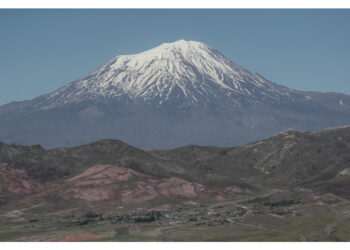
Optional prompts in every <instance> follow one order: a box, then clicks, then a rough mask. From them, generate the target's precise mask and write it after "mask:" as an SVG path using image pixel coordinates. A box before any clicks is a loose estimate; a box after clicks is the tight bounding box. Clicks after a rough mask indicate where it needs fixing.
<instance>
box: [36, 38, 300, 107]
mask: <svg viewBox="0 0 350 250" xmlns="http://www.w3.org/2000/svg"><path fill="white" fill-rule="evenodd" d="M295 93H296V91H293V90H291V89H288V88H285V87H282V86H278V85H276V84H273V83H271V82H269V81H267V80H266V79H264V78H263V77H261V76H260V75H258V74H253V73H251V72H249V71H248V70H246V69H244V68H242V67H241V66H239V65H238V64H235V63H233V62H232V61H230V60H229V59H227V58H226V57H224V56H223V55H222V54H221V53H220V52H218V51H216V50H215V49H213V48H211V47H209V46H208V45H206V44H204V43H200V42H196V41H184V40H179V41H176V42H173V43H164V44H162V45H160V46H158V47H156V48H153V49H150V50H147V51H145V52H142V53H139V54H134V55H123V56H117V57H116V58H114V59H112V60H110V61H109V62H108V63H107V64H105V65H103V66H101V67H99V68H98V69H97V70H96V71H94V72H92V73H90V74H88V75H87V76H86V77H84V78H82V79H79V80H78V81H75V82H73V83H71V84H69V85H67V86H65V87H63V88H62V89H60V90H58V91H55V92H53V93H52V94H49V95H46V97H45V100H46V101H47V103H49V105H47V106H46V107H45V106H44V107H42V108H44V109H49V108H53V107H58V106H62V105H65V104H69V103H78V102H82V101H86V100H97V99H101V98H102V99H105V98H108V99H118V98H128V99H129V100H131V101H133V100H135V99H137V100H138V101H140V100H141V101H143V102H145V103H153V104H156V105H157V106H161V105H164V104H166V103H167V102H172V101H173V100H174V99H180V100H181V102H179V104H180V105H181V106H184V105H196V104H199V105H203V104H208V103H217V102H218V101H219V100H224V99H225V100H226V101H227V102H228V103H231V104H232V105H234V106H240V103H239V100H238V99H237V98H234V97H235V96H237V95H239V96H247V97H253V98H257V97H264V98H266V99H271V100H276V101H278V100H281V99H283V98H284V97H285V96H286V97H291V96H292V95H293V94H295Z"/></svg>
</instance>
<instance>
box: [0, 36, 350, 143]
mask: <svg viewBox="0 0 350 250" xmlns="http://www.w3.org/2000/svg"><path fill="white" fill-rule="evenodd" d="M349 115H350V97H349V96H347V95H343V94H336V93H328V94H327V93H317V92H302V91H297V90H292V89H289V88H286V87H283V86H281V85H278V84H275V83H272V82H270V81H268V80H266V79H265V78H263V77H262V76H260V75H259V74H254V73H251V72H249V71H248V70H246V69H244V68H243V67H241V66H239V65H237V64H235V63H233V62H232V61H230V60H229V59H227V58H225V57H224V56H223V55H222V54H221V53H220V52H218V51H216V50H215V49H213V48H211V47H210V46H208V45H206V44H203V43H199V42H195V41H184V40H180V41H177V42H174V43H165V44H162V45H160V46H158V47H156V48H153V49H151V50H148V51H145V52H142V53H139V54H134V55H124V56H118V57H116V58H114V59H112V60H111V61H109V62H108V63H107V64H105V65H103V66H101V67H99V68H98V69H97V70H95V71H94V72H92V73H90V74H88V75H87V76H85V77H83V78H81V79H79V80H77V81H73V82H72V83H70V84H68V85H67V86H65V87H63V88H61V89H59V90H57V91H54V92H53V93H49V94H47V95H43V96H40V97H38V98H35V99H33V100H30V101H24V102H17V103H11V104H7V105H4V106H2V107H0V140H2V141H5V142H9V143H12V142H15V143H21V144H42V145H43V146H45V147H58V146H74V145H79V144H83V143H89V142H91V141H94V140H99V139H103V138H118V139H121V140H123V141H126V142H128V143H130V144H132V145H134V146H138V147H147V148H171V147H177V146H182V145H187V144H199V145H216V146H231V145H238V144H242V143H247V142H251V141H254V140H258V139H263V138H265V137H267V136H270V135H272V134H274V133H276V132H278V131H281V130H284V129H287V128H290V127H292V128H295V129H298V130H314V129H322V128H325V127H329V126H338V125H345V124H349V123H350V116H349Z"/></svg>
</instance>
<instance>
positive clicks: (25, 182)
mask: <svg viewBox="0 0 350 250" xmlns="http://www.w3.org/2000/svg"><path fill="white" fill-rule="evenodd" d="M37 187H38V185H37V184H36V183H34V182H33V181H32V180H31V179H30V178H29V177H28V175H27V173H26V172H25V171H23V170H20V169H13V168H10V167H9V166H8V165H7V164H6V163H0V193H8V194H24V193H31V192H32V191H34V189H35V188H37Z"/></svg>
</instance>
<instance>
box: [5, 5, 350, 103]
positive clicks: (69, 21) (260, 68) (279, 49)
mask: <svg viewBox="0 0 350 250" xmlns="http://www.w3.org/2000/svg"><path fill="white" fill-rule="evenodd" d="M179 39H185V40H195V41H200V42H204V43H206V44H208V45H210V46H212V47H214V48H215V49H217V50H219V51H220V52H221V53H222V54H224V55H225V56H226V57H228V58H229V59H231V60H232V61H234V62H235V63H238V64H240V65H242V66H243V67H245V68H247V69H248V70H250V71H252V72H254V73H259V74H261V75H263V76H264V77H265V78H267V79H269V80H271V81H273V82H275V83H278V84H281V85H284V86H287V87H290V88H293V89H299V90H306V91H322V92H330V91H332V92H342V93H347V94H350V79H349V71H350V10H349V9H338V10H337V9H333V10H301V9H294V10H293V9H284V10H278V9H275V10H266V9H255V10H254V9H250V10H243V9H225V10H223V9H221V10H220V9H214V10H204V9H199V10H196V9H170V10H169V9H167V10H165V9H158V10H146V9H144V10H137V9H134V10H130V9H129V10H128V9H98V10H67V9H50V10H45V9H42V10H35V9H26V10H20V9H16V10H11V9H0V105H3V104H6V103H9V102H12V101H21V100H27V99H32V98H34V97H37V96H39V95H42V94H46V93H49V92H52V91H54V90H56V89H58V88H60V87H63V86H64V85H67V84H69V83H70V82H72V81H74V80H76V79H78V78H80V77H82V76H84V75H86V74H87V73H89V72H91V71H93V70H94V69H96V68H97V67H99V66H100V65H102V64H104V63H106V62H107V61H109V60H110V59H112V58H114V57H115V56H118V55H125V54H135V53H139V52H142V51H144V50H147V49H151V48H153V47H155V46H157V45H159V44H161V43H164V42H173V41H176V40H179Z"/></svg>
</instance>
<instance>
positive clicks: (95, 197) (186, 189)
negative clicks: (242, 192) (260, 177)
mask: <svg viewBox="0 0 350 250" xmlns="http://www.w3.org/2000/svg"><path fill="white" fill-rule="evenodd" d="M60 189H61V190H62V191H59V192H60V194H61V195H62V196H63V197H65V198H68V199H69V198H76V199H81V200H85V201H102V200H108V199H113V200H116V201H119V203H120V204H136V203H142V202H145V201H150V200H155V199H159V198H164V197H166V198H200V197H202V196H203V195H204V191H205V188H204V187H203V186H202V185H201V184H198V183H193V182H189V181H186V180H183V179H180V178H176V177H172V178H155V177H152V176H149V175H145V174H142V173H140V172H137V171H135V170H132V169H128V168H123V167H118V166H113V165H97V166H94V167H91V168H89V169H87V170H86V171H85V172H83V173H82V174H80V175H77V176H75V177H73V178H70V179H67V180H66V181H65V183H64V184H63V186H62V187H60Z"/></svg>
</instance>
